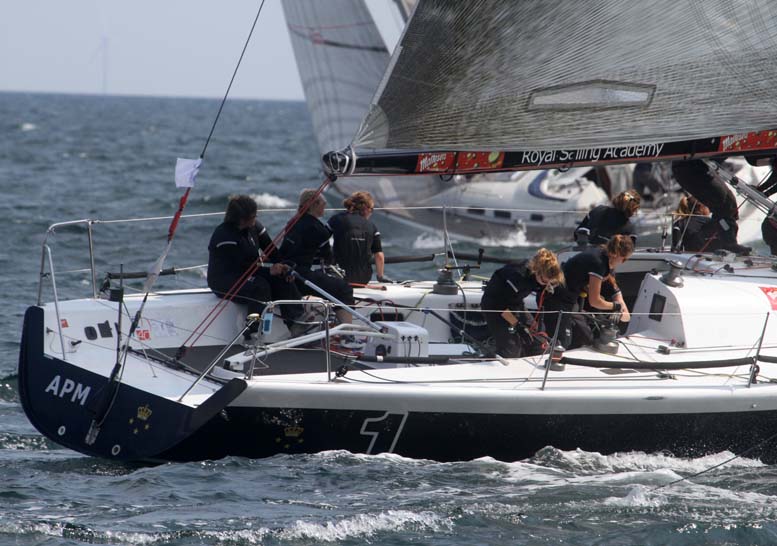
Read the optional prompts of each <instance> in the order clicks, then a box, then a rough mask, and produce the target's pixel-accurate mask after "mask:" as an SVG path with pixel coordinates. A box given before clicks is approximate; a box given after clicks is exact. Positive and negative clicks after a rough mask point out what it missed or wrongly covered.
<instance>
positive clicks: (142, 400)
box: [19, 307, 245, 461]
mask: <svg viewBox="0 0 777 546" xmlns="http://www.w3.org/2000/svg"><path fill="white" fill-rule="evenodd" d="M192 380H194V377H192ZM108 384H109V381H108V378H106V377H104V376H102V375H98V374H95V373H93V372H90V371H87V370H85V369H83V368H81V367H79V366H75V365H73V364H70V363H68V362H65V361H63V360H61V359H57V358H50V357H47V356H45V355H44V354H43V310H42V309H41V308H39V307H30V308H29V309H28V310H27V313H26V314H25V318H24V329H23V334H22V344H21V352H20V357H19V395H20V398H21V402H22V407H23V408H24V411H25V413H26V414H27V417H28V418H29V419H30V422H32V424H33V425H34V426H35V428H37V429H38V431H39V432H40V433H41V434H43V435H44V436H46V437H47V438H49V439H50V440H52V441H54V442H56V443H58V444H61V445H63V446H65V447H68V448H70V449H73V450H75V451H79V452H81V453H84V454H87V455H93V456H97V457H104V458H107V459H113V460H119V461H149V460H156V459H158V458H159V457H158V456H159V454H161V453H162V452H164V451H166V450H169V449H170V448H171V447H173V446H175V445H176V444H177V443H179V442H181V441H182V440H183V439H185V438H186V437H188V436H190V435H191V434H192V433H193V432H194V431H196V430H197V429H198V428H200V427H201V426H203V425H204V424H205V423H207V422H208V421H209V420H211V418H212V417H213V416H214V415H215V414H217V413H218V412H219V411H221V410H222V409H223V407H224V406H225V405H226V404H228V403H229V402H231V401H232V400H233V399H234V398H235V397H236V396H237V395H238V394H240V392H242V391H243V389H244V388H245V382H244V381H241V380H234V381H233V382H231V383H228V384H227V385H225V386H224V387H222V389H221V390H220V391H218V392H217V393H216V394H214V395H212V396H211V397H210V398H209V399H208V400H207V401H206V402H205V403H204V404H202V405H201V406H199V407H198V408H196V409H193V408H191V407H189V406H187V405H184V404H179V403H176V402H174V401H171V400H168V399H166V398H162V397H159V396H155V395H153V394H150V393H148V392H145V391H142V390H139V389H136V388H133V387H131V386H128V385H120V386H119V388H118V389H117V390H116V391H115V396H114V393H113V392H111V393H110V396H111V398H112V399H113V403H112V405H111V409H110V411H109V412H108V413H107V416H106V417H105V420H104V422H103V423H102V426H101V427H100V432H99V434H98V435H97V437H96V440H95V441H94V442H93V443H91V444H90V443H88V442H87V441H86V438H87V434H88V432H89V429H90V425H91V424H92V421H93V419H94V417H95V408H96V407H97V406H99V403H100V401H101V399H102V398H104V397H105V396H106V395H107V394H108V392H109V391H108V386H109V385H108Z"/></svg>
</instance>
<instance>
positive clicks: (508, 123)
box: [330, 0, 777, 151]
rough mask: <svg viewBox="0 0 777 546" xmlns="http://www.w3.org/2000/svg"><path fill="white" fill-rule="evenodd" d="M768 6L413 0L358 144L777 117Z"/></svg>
mask: <svg viewBox="0 0 777 546" xmlns="http://www.w3.org/2000/svg"><path fill="white" fill-rule="evenodd" d="M775 14H777V2H774V1H773V0H769V1H767V0H703V1H702V0H651V1H649V2H636V1H634V0H590V1H589V0H586V1H581V0H511V1H494V0H467V1H466V2H453V1H450V0H420V2H419V4H418V6H416V9H415V11H414V13H413V16H412V18H411V20H410V22H409V25H408V27H407V28H406V30H405V34H404V36H403V38H402V41H401V44H400V46H398V47H397V49H396V50H395V52H394V57H393V58H392V62H391V65H390V69H389V71H388V73H387V76H386V79H385V81H384V82H383V84H382V87H381V89H380V90H379V94H378V95H377V96H376V98H375V101H374V104H373V105H372V106H371V108H370V111H369V113H368V115H367V116H366V118H365V120H364V122H363V124H362V127H361V128H360V130H359V132H358V133H357V135H356V137H355V138H354V140H353V146H354V148H356V149H373V150H381V149H394V150H452V151H467V150H468V151H472V150H505V151H526V150H537V149H546V150H557V149H579V148H591V147H604V146H613V145H618V146H638V145H643V144H649V143H658V142H675V141H685V140H691V139H702V138H707V137H710V136H719V135H729V134H735V133H739V132H746V131H762V130H767V129H776V128H777V16H775ZM348 69H349V70H350V69H352V67H348ZM355 72H356V73H358V74H359V76H362V74H360V73H359V71H358V69H356V71H355ZM330 149H332V150H335V149H337V148H336V147H333V148H330Z"/></svg>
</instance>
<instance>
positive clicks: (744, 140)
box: [720, 131, 777, 152]
mask: <svg viewBox="0 0 777 546" xmlns="http://www.w3.org/2000/svg"><path fill="white" fill-rule="evenodd" d="M775 147H777V131H758V132H755V133H737V134H735V135H728V136H724V137H721V139H720V151H721V152H742V151H747V150H764V149H769V148H775Z"/></svg>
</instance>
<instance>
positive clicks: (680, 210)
mask: <svg viewBox="0 0 777 546" xmlns="http://www.w3.org/2000/svg"><path fill="white" fill-rule="evenodd" d="M716 242H717V241H716V240H715V224H714V222H713V221H712V218H710V209H708V208H707V205H705V204H704V203H700V202H699V201H698V199H696V198H695V197H693V196H692V195H684V196H683V197H682V198H680V203H679V204H678V205H677V210H676V211H675V213H674V221H673V222H672V250H678V251H688V252H699V251H704V250H709V251H713V250H716V249H717V248H719V245H717V244H715V243H716Z"/></svg>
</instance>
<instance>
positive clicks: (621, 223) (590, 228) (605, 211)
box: [575, 190, 640, 245]
mask: <svg viewBox="0 0 777 546" xmlns="http://www.w3.org/2000/svg"><path fill="white" fill-rule="evenodd" d="M639 205H640V197H639V194H638V193H637V192H636V191H634V190H626V191H623V192H621V193H619V194H618V195H616V196H615V197H613V199H612V206H609V205H599V206H598V207H594V208H593V210H591V212H589V213H588V214H587V215H586V217H585V218H583V221H582V222H580V225H578V226H577V228H576V229H575V241H576V242H577V243H578V244H579V245H585V244H592V245H601V244H605V243H606V242H607V241H609V240H610V237H612V236H613V235H616V234H622V235H633V234H634V225H633V224H632V223H631V217H632V216H634V214H636V212H637V211H638V210H639ZM633 238H635V239H636V237H635V236H634V237H633Z"/></svg>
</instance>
